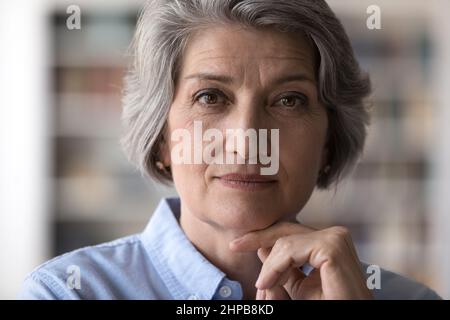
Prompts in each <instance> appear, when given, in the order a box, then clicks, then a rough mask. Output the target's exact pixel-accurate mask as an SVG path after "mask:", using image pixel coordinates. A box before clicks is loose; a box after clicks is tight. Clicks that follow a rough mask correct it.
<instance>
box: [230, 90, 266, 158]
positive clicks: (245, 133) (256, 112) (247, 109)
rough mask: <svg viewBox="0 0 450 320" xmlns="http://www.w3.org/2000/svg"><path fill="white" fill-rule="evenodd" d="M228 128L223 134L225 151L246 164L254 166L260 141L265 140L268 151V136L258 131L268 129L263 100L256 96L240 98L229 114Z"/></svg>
mask: <svg viewBox="0 0 450 320" xmlns="http://www.w3.org/2000/svg"><path fill="white" fill-rule="evenodd" d="M228 120H229V121H227V123H228V124H229V127H227V132H226V134H225V137H226V138H225V150H226V153H227V154H230V153H232V154H234V155H235V156H236V157H237V158H238V159H239V158H241V159H242V160H245V162H246V163H253V164H256V163H257V162H258V153H259V152H260V145H261V143H262V141H261V139H266V146H267V150H270V135H269V134H267V135H260V134H259V133H260V129H268V127H269V126H268V125H269V123H268V119H267V117H266V112H265V103H264V101H263V99H261V98H260V97H258V96H256V95H246V96H243V97H241V99H240V100H239V102H238V103H237V104H236V105H235V106H234V108H233V110H232V112H231V113H230V114H229V119H228Z"/></svg>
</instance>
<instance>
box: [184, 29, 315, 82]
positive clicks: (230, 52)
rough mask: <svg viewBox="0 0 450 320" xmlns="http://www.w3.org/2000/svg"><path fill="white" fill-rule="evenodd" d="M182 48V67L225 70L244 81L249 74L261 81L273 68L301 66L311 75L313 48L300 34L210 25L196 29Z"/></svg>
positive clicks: (249, 77) (296, 67)
mask: <svg viewBox="0 0 450 320" xmlns="http://www.w3.org/2000/svg"><path fill="white" fill-rule="evenodd" d="M236 32H239V33H236ZM255 39H256V40H255ZM186 49H187V50H186V51H185V56H184V62H183V64H182V65H183V66H182V68H183V69H184V70H185V71H186V69H187V70H189V72H192V71H199V70H208V71H209V70H212V71H217V72H221V73H223V72H224V71H226V72H231V73H234V74H237V75H239V77H240V78H241V80H244V82H247V81H255V79H253V80H252V79H251V77H259V81H261V75H262V74H263V73H266V72H269V73H270V71H273V70H292V69H301V70H302V71H303V72H304V73H306V74H309V76H310V78H311V79H315V71H314V70H315V61H314V60H315V59H314V50H313V48H312V47H311V43H310V41H309V40H308V38H307V37H306V36H304V35H302V34H292V33H291V34H287V33H281V32H278V31H273V30H265V29H263V30H259V29H242V28H236V27H233V26H229V27H220V28H212V29H208V30H203V31H198V32H197V33H196V34H195V35H194V36H193V37H191V41H190V43H188V46H187V47H186ZM280 62H282V63H281V64H280ZM192 69H194V70H192ZM282 72H283V71H282Z"/></svg>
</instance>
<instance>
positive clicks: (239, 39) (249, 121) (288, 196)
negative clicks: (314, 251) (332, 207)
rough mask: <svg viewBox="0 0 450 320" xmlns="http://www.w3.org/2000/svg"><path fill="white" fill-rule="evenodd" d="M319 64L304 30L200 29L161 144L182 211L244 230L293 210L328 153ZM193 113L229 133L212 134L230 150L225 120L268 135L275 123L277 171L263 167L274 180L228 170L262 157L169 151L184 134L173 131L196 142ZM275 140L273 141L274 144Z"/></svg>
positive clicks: (250, 170)
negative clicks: (235, 160) (194, 157)
mask: <svg viewBox="0 0 450 320" xmlns="http://www.w3.org/2000/svg"><path fill="white" fill-rule="evenodd" d="M315 68H316V61H315V60H314V51H313V49H312V47H311V44H310V43H309V42H308V41H307V39H306V38H299V37H298V35H297V36H294V35H293V34H288V33H281V32H277V31H271V30H253V29H244V28H242V27H238V26H227V27H217V28H210V29H208V30H204V31H199V32H197V33H196V34H195V35H194V36H193V37H192V38H191V39H190V40H189V43H188V45H187V47H186V50H185V53H184V56H183V60H182V61H181V68H180V70H179V74H178V78H177V83H176V90H175V96H174V100H173V103H172V105H171V109H170V112H169V117H168V126H167V131H166V133H165V134H166V136H165V141H167V143H168V145H166V146H165V147H163V149H162V152H163V159H164V162H165V163H166V164H170V165H171V170H172V175H173V179H174V184H175V188H176V189H177V191H178V193H179V195H180V198H181V201H182V210H183V211H182V212H183V214H190V215H194V216H195V218H198V219H200V220H202V221H203V222H206V223H208V224H210V225H214V226H216V227H219V228H224V229H230V228H232V229H239V230H242V231H244V232H246V231H250V230H259V229H263V228H266V227H268V226H269V225H271V224H273V223H275V222H277V221H279V220H290V219H293V218H294V217H295V215H296V214H297V213H298V212H299V211H300V210H301V209H302V208H303V206H304V205H305V204H306V202H307V201H308V199H309V197H310V195H311V193H312V191H313V189H314V187H315V184H316V180H317V176H318V171H319V169H320V168H321V166H322V165H323V164H324V162H323V160H324V159H325V158H326V149H325V142H326V141H325V140H326V133H327V128H328V119H327V114H326V111H325V108H324V107H323V106H322V105H321V104H320V103H319V102H318V98H317V86H316V80H317V79H316V78H315V74H316V73H315ZM194 121H201V125H202V129H203V133H204V132H205V131H206V130H207V129H212V128H214V129H218V130H220V131H221V132H223V137H224V138H223V140H222V141H219V142H217V141H216V142H217V143H219V144H221V145H223V146H224V153H225V154H224V155H225V156H226V154H230V153H231V154H236V152H238V151H237V148H234V149H233V148H225V145H226V140H227V138H226V134H225V132H226V129H243V130H244V131H245V130H247V129H256V130H258V129H268V137H269V138H270V137H271V134H270V132H271V131H270V130H271V129H278V130H279V159H278V160H279V168H278V171H277V172H276V173H275V174H274V175H270V176H266V178H267V180H268V182H263V183H254V184H241V183H234V182H233V181H230V180H227V179H228V178H229V177H230V176H228V177H225V175H226V174H230V173H238V174H259V173H260V168H261V167H262V165H261V164H260V163H257V164H207V163H203V164H178V163H175V162H174V158H173V154H172V152H171V151H173V150H174V147H175V146H176V145H177V144H179V142H180V140H177V141H172V139H171V133H173V132H174V130H176V129H186V130H187V131H188V132H189V133H190V136H191V137H192V141H191V142H192V144H193V140H194ZM257 132H258V131H257ZM247 142H249V141H248V140H247ZM210 143H211V142H206V141H205V142H203V145H207V144H210ZM274 143H278V141H269V146H268V149H269V150H270V149H271V144H274ZM167 146H168V147H169V148H167ZM197 147H198V145H197ZM192 150H194V146H192ZM247 151H248V149H247ZM171 154H172V158H171ZM243 156H244V157H246V156H248V152H247V153H245V154H244V155H243ZM247 160H248V159H247ZM272 160H273V159H272ZM247 162H249V161H247ZM265 167H267V165H266V166H265ZM269 180H270V181H269Z"/></svg>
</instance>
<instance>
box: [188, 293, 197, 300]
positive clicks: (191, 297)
mask: <svg viewBox="0 0 450 320" xmlns="http://www.w3.org/2000/svg"><path fill="white" fill-rule="evenodd" d="M188 300H198V297H197V296H196V295H195V294H191V295H190V296H189V297H188Z"/></svg>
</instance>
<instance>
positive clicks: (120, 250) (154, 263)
mask: <svg viewBox="0 0 450 320" xmlns="http://www.w3.org/2000/svg"><path fill="white" fill-rule="evenodd" d="M179 216H180V199H179V198H169V199H163V200H161V202H160V203H159V205H158V207H157V209H156V211H155V212H154V214H153V215H152V217H151V219H150V222H149V223H148V225H147V227H146V228H145V230H144V231H143V232H142V233H141V234H136V235H132V236H128V237H125V238H121V239H118V240H115V241H112V242H108V243H104V244H100V245H96V246H91V247H86V248H82V249H78V250H75V251H72V252H69V253H66V254H63V255H61V256H59V257H56V258H54V259H52V260H50V261H48V262H46V263H44V264H42V265H41V266H39V267H37V268H36V269H35V270H34V271H33V272H31V274H29V275H28V276H27V278H26V279H25V281H24V283H23V286H22V289H21V291H20V294H19V298H21V299H178V300H184V299H206V300H210V299H214V300H219V299H223V300H225V299H229V300H240V299H242V296H243V293H242V287H241V285H240V283H239V282H237V281H233V280H231V279H228V278H227V276H226V275H225V274H224V273H223V272H222V271H220V270H219V269H218V268H217V267H215V266H214V265H213V264H211V263H210V262H209V261H208V260H207V259H206V258H205V257H203V255H202V254H201V253H200V252H199V251H198V250H197V249H196V248H195V247H194V246H193V244H192V243H191V242H190V241H189V239H188V238H187V237H186V235H185V234H184V232H183V230H182V229H181V228H180V226H179V224H178V218H179ZM364 266H365V265H364V264H363V267H364ZM373 293H374V296H375V298H378V299H439V296H438V295H437V294H436V293H435V292H433V291H432V290H430V289H428V288H427V287H425V286H424V285H421V284H419V283H416V282H414V281H412V280H409V279H406V278H404V277H402V276H399V275H397V274H395V273H392V272H389V271H386V270H383V269H381V289H373Z"/></svg>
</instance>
